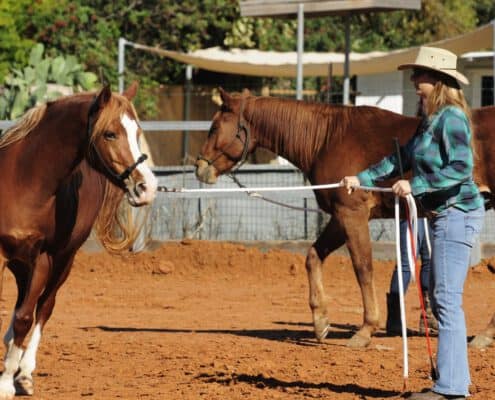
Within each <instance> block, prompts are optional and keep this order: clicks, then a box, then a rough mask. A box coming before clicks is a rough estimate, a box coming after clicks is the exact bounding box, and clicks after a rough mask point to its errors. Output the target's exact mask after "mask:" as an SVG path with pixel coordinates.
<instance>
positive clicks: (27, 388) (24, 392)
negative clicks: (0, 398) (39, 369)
mask: <svg viewBox="0 0 495 400" xmlns="http://www.w3.org/2000/svg"><path fill="white" fill-rule="evenodd" d="M14 386H15V394H16V395H17V396H32V395H33V393H34V384H33V378H30V377H29V376H18V377H17V378H16V379H15V381H14Z"/></svg>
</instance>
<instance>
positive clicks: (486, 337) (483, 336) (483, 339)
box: [469, 314, 495, 349]
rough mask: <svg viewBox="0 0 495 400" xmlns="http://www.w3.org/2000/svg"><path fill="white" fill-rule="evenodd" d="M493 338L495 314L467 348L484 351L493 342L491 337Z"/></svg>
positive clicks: (494, 334) (494, 333)
mask: <svg viewBox="0 0 495 400" xmlns="http://www.w3.org/2000/svg"><path fill="white" fill-rule="evenodd" d="M494 336H495V314H493V316H492V319H491V321H490V323H489V324H488V326H487V327H486V328H485V330H484V331H483V332H481V333H479V334H478V335H476V337H475V338H474V339H473V340H471V341H470V342H469V346H471V347H474V348H476V349H484V348H485V347H488V346H490V345H491V344H492V342H493V337H494Z"/></svg>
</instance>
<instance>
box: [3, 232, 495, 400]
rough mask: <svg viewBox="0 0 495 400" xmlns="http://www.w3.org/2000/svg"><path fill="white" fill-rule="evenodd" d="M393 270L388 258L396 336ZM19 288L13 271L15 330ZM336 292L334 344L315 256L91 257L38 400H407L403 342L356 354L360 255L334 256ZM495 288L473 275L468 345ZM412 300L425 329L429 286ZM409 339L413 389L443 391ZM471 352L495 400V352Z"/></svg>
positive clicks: (246, 252)
mask: <svg viewBox="0 0 495 400" xmlns="http://www.w3.org/2000/svg"><path fill="white" fill-rule="evenodd" d="M392 268H393V262H392V261H390V262H383V261H381V262H375V271H376V273H375V278H376V283H377V292H378V295H379V300H380V306H381V311H382V318H381V319H382V326H383V325H384V321H385V293H386V288H387V287H388V282H389V279H390V275H391V273H392ZM14 286H15V285H14V282H13V279H12V276H11V275H10V273H7V276H6V283H5V286H4V293H3V300H2V303H1V307H2V313H3V317H2V319H3V320H4V324H3V330H4V329H5V328H6V325H7V324H6V322H5V321H6V320H8V315H9V314H10V308H11V307H12V303H13V300H14V296H15V287H14ZM325 287H326V290H327V295H328V298H329V305H330V307H329V315H330V318H331V321H332V326H331V330H330V333H329V335H328V338H327V339H326V340H325V342H324V343H322V344H320V343H318V342H317V341H316V340H315V338H314V335H313V331H312V325H311V315H310V310H309V306H308V302H307V298H308V284H307V280H306V272H305V268H304V256H303V255H301V254H296V253H290V252H287V251H282V250H271V251H267V252H261V251H259V250H258V249H256V248H247V247H244V246H241V245H237V244H229V243H222V242H220V243H215V242H199V241H187V242H182V243H169V244H164V245H163V246H161V247H159V248H158V249H156V250H154V251H152V252H146V253H139V254H128V255H126V256H111V255H109V254H106V253H96V254H95V253H84V252H81V253H79V255H78V256H77V259H76V262H75V265H74V269H73V271H72V274H71V276H70V277H69V279H68V281H67V283H66V284H65V285H64V286H63V288H62V289H61V291H60V293H59V296H58V301H57V305H56V306H55V311H54V314H53V317H52V319H51V320H50V321H49V323H48V325H47V326H46V329H45V333H44V337H43V340H42V343H41V346H40V351H39V357H38V367H37V369H36V371H35V374H34V379H35V395H34V396H33V399H50V400H59V399H64V400H70V399H231V400H234V399H255V400H257V399H291V400H295V399H320V398H322V399H339V400H351V399H352V400H354V399H356V400H357V399H393V398H398V396H399V395H400V393H401V390H402V387H403V382H404V381H403V377H402V374H403V370H402V344H401V343H402V342H401V339H400V338H389V337H386V336H385V335H384V332H383V330H382V331H380V332H378V333H377V334H376V336H374V338H373V340H372V343H371V345H370V346H369V347H368V348H366V349H350V348H347V347H346V343H347V340H348V339H349V337H350V336H351V334H352V332H354V331H355V330H356V329H357V328H358V326H359V325H360V324H361V321H362V305H361V297H360V294H359V289H358V285H357V283H356V279H355V277H354V273H353V271H352V267H351V264H350V261H349V259H348V258H346V257H343V256H333V257H330V258H329V260H327V262H326V263H325ZM494 287H495V275H493V273H492V272H491V268H489V267H488V266H487V263H486V262H485V263H482V264H480V265H478V266H476V267H474V268H473V269H472V270H471V271H470V273H469V277H468V279H467V283H466V292H465V310H466V318H467V326H468V335H470V336H471V335H474V334H476V333H478V332H479V331H480V330H481V329H482V328H483V327H484V326H485V325H486V324H487V322H488V321H489V319H490V317H491V315H492V313H493V311H495V290H493V289H494ZM406 301H407V316H408V325H409V327H410V329H411V330H413V331H416V330H417V327H418V319H419V306H418V304H419V301H418V295H417V291H416V289H415V287H411V290H409V293H408V295H407V298H406ZM7 310H8V311H7ZM2 333H3V332H2ZM408 342H409V348H410V356H409V365H410V376H409V380H408V385H407V390H409V391H416V390H420V389H422V388H426V387H429V386H430V385H431V381H430V380H429V361H428V353H427V350H426V341H425V339H424V337H419V336H414V335H412V336H411V337H410V338H409V341H408ZM433 346H434V348H436V340H435V339H433ZM469 355H470V362H471V373H472V381H473V384H472V386H471V392H472V394H473V396H472V397H471V398H472V400H486V399H495V379H494V378H495V348H488V349H486V350H483V351H480V350H474V349H470V350H469Z"/></svg>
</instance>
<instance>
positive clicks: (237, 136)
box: [196, 98, 251, 171]
mask: <svg viewBox="0 0 495 400" xmlns="http://www.w3.org/2000/svg"><path fill="white" fill-rule="evenodd" d="M243 113H244V98H242V100H241V108H240V111H239V120H238V121H237V132H236V134H235V136H234V137H233V138H232V140H231V141H230V142H229V144H227V146H226V147H225V148H224V149H223V150H220V152H219V153H218V154H217V156H216V157H214V158H212V159H208V158H206V157H204V156H203V155H202V154H201V153H200V154H199V155H198V157H197V158H196V160H197V161H199V160H203V161H206V162H207V163H208V165H209V166H210V165H213V163H214V162H215V161H217V160H218V159H219V158H220V157H221V156H225V157H227V158H229V159H231V160H232V161H236V165H235V166H234V168H232V171H235V170H237V169H239V168H240V167H241V166H242V164H244V163H245V162H246V159H247V156H248V152H249V143H250V141H251V130H250V129H249V126H248V125H247V124H246V121H245V120H244V116H243ZM242 131H244V132H245V133H246V139H245V140H244V141H243V140H242V138H241V132H242ZM236 139H239V140H240V141H241V142H242V143H243V148H242V153H241V155H240V157H239V158H238V159H235V158H233V157H231V156H230V155H228V154H227V153H226V152H225V151H226V150H227V149H228V148H230V147H231V146H232V145H233V144H234V142H235V140H236Z"/></svg>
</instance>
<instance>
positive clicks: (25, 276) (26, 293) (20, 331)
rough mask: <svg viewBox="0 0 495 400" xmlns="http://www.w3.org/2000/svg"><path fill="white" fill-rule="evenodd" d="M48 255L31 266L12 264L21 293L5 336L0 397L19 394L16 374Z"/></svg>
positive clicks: (44, 281)
mask: <svg viewBox="0 0 495 400" xmlns="http://www.w3.org/2000/svg"><path fill="white" fill-rule="evenodd" d="M46 257H47V256H46V255H41V256H40V257H39V259H38V261H37V262H36V264H35V266H34V268H32V269H30V268H29V266H28V265H25V264H23V263H12V264H11V265H10V264H9V268H10V269H11V271H12V272H13V273H14V275H15V278H16V282H17V288H18V296H17V302H16V306H15V312H14V315H13V318H12V322H11V325H10V327H9V329H8V330H7V333H6V335H5V338H4V342H5V344H6V346H7V353H6V356H5V360H4V372H3V374H2V376H1V377H0V399H11V398H13V397H14V395H15V394H16V388H15V385H14V376H15V375H16V373H17V371H18V370H19V365H20V361H21V358H22V355H23V343H24V339H25V338H26V336H27V334H28V333H29V330H30V329H31V326H32V324H33V313H34V308H35V305H36V302H37V300H38V298H39V296H40V294H41V292H42V290H43V288H44V287H45V284H46V280H47V275H48V267H49V263H48V260H47V259H46ZM30 271H32V273H30ZM27 394H32V380H31V392H30V393H27Z"/></svg>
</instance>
